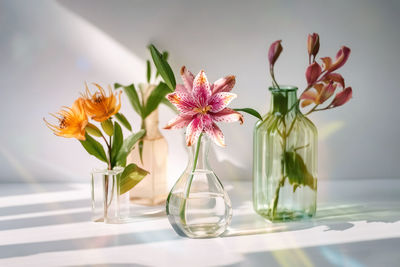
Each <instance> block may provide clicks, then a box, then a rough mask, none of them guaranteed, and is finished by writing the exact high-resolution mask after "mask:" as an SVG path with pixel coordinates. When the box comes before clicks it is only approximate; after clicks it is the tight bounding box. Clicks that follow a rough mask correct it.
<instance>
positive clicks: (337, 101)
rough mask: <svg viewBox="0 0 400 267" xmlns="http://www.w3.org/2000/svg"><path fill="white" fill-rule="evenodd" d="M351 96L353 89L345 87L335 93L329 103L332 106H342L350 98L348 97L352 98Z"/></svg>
mask: <svg viewBox="0 0 400 267" xmlns="http://www.w3.org/2000/svg"><path fill="white" fill-rule="evenodd" d="M352 96H353V91H352V89H351V87H347V88H346V89H344V90H343V91H341V92H340V93H337V94H336V96H335V98H334V99H333V101H332V103H331V106H333V107H339V106H342V105H344V104H346V103H347V102H348V101H349V100H350V98H352Z"/></svg>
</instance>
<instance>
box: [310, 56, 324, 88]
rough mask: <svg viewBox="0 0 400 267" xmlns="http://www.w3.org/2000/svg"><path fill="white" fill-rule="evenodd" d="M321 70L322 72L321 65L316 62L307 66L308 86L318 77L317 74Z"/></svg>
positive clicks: (319, 73)
mask: <svg viewBox="0 0 400 267" xmlns="http://www.w3.org/2000/svg"><path fill="white" fill-rule="evenodd" d="M321 72H322V69H321V66H320V65H319V64H318V63H317V62H314V63H312V64H311V65H310V66H308V67H307V70H306V79H307V83H308V86H311V85H313V84H314V83H315V82H316V81H317V80H318V77H319V75H321Z"/></svg>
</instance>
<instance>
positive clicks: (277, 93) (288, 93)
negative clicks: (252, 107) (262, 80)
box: [269, 85, 299, 115]
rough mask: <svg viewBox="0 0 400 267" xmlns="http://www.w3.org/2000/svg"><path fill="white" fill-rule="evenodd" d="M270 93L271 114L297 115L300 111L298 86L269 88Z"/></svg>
mask: <svg viewBox="0 0 400 267" xmlns="http://www.w3.org/2000/svg"><path fill="white" fill-rule="evenodd" d="M269 91H270V92H271V94H272V97H271V113H273V114H276V113H279V114H283V115H287V114H288V113H297V112H298V111H299V103H298V100H297V87H296V86H288V85H281V86H279V88H277V87H269Z"/></svg>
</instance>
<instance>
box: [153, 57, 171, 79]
mask: <svg viewBox="0 0 400 267" xmlns="http://www.w3.org/2000/svg"><path fill="white" fill-rule="evenodd" d="M168 56H169V54H168V52H167V51H164V52H163V53H162V58H163V59H164V60H165V61H167V62H168ZM158 76H160V73H159V72H158V70H157V72H156V78H157V77H158Z"/></svg>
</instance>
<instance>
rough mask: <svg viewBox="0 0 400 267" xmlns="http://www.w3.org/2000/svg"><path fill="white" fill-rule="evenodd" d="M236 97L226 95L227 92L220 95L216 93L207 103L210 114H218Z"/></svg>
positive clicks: (231, 94)
mask: <svg viewBox="0 0 400 267" xmlns="http://www.w3.org/2000/svg"><path fill="white" fill-rule="evenodd" d="M236 97H237V96H236V94H233V93H227V92H222V93H217V94H215V95H212V96H211V98H210V101H209V102H208V105H210V106H211V110H210V111H211V112H219V111H221V110H223V109H224V108H225V107H226V106H228V105H229V103H230V102H231V101H232V100H233V99H235V98H236Z"/></svg>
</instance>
